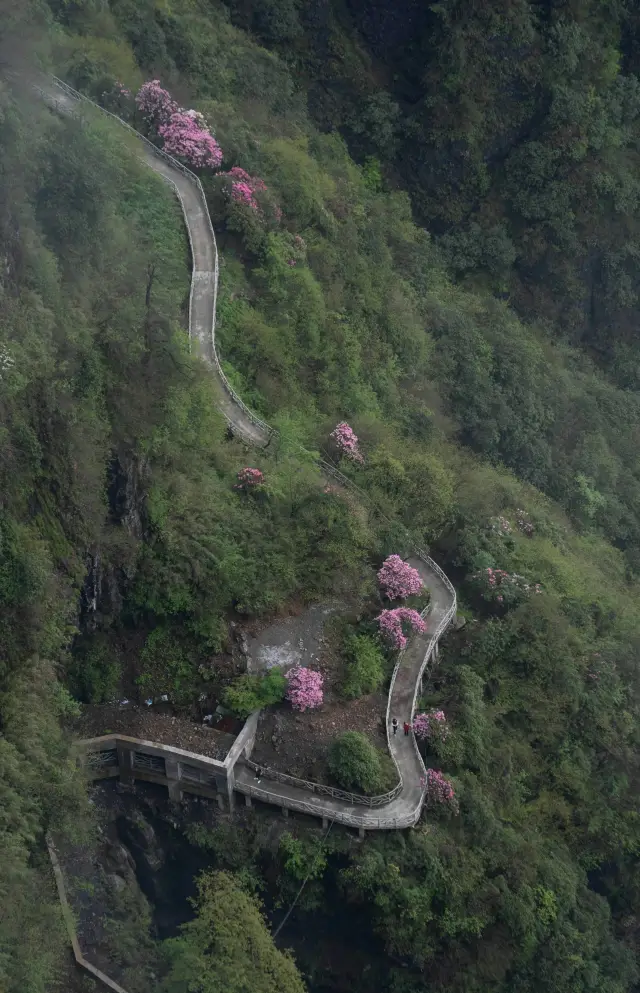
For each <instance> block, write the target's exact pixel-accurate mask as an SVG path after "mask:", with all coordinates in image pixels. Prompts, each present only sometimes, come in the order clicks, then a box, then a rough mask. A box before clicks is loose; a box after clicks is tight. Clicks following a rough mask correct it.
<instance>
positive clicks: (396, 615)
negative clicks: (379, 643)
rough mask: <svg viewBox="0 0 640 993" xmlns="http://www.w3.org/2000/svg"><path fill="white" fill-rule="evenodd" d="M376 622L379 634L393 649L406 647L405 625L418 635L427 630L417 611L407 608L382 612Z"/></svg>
mask: <svg viewBox="0 0 640 993" xmlns="http://www.w3.org/2000/svg"><path fill="white" fill-rule="evenodd" d="M376 620H377V622H378V625H379V627H380V634H381V635H382V636H383V638H386V639H387V641H388V642H389V644H390V645H391V647H392V648H395V649H402V648H406V647H407V638H406V635H405V630H406V626H407V625H408V626H409V627H410V628H412V629H413V630H414V631H418V632H419V633H420V634H423V633H424V632H425V631H426V629H427V628H426V624H425V623H424V621H423V620H422V618H421V617H420V614H419V613H418V611H417V610H410V609H409V608H408V607H396V608H395V610H383V611H382V613H381V614H379V616H378V617H377V618H376Z"/></svg>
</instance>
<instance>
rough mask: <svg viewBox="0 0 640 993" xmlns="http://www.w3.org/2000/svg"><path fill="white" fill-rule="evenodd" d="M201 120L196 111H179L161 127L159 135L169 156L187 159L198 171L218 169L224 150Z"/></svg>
mask: <svg viewBox="0 0 640 993" xmlns="http://www.w3.org/2000/svg"><path fill="white" fill-rule="evenodd" d="M201 120H202V115H201V114H198V113H197V112H196V111H195V110H194V111H191V110H181V111H177V112H176V113H175V114H172V115H171V117H170V118H169V120H168V121H167V123H166V124H161V125H160V126H159V128H158V134H159V135H160V137H161V138H162V139H163V140H164V147H165V151H167V152H168V153H169V155H176V156H178V158H181V159H185V161H186V162H189V163H190V165H192V166H195V167H196V169H205V168H207V167H208V168H210V169H216V168H217V167H218V166H219V165H220V163H221V162H222V149H221V148H220V145H219V144H218V142H217V141H216V139H215V138H214V137H213V135H212V134H211V132H210V131H209V130H208V129H207V128H206V127H203V125H202V123H201Z"/></svg>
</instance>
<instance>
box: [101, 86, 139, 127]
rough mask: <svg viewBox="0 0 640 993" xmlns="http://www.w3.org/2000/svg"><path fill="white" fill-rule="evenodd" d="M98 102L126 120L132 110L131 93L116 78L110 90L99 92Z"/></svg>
mask: <svg viewBox="0 0 640 993" xmlns="http://www.w3.org/2000/svg"><path fill="white" fill-rule="evenodd" d="M100 103H101V104H102V106H103V107H105V108H106V109H107V110H110V111H111V112H112V113H115V114H117V115H118V116H119V117H122V118H124V119H125V120H127V119H128V118H129V117H131V112H132V110H133V94H132V92H131V90H129V89H128V88H127V87H126V86H125V85H124V83H121V82H120V80H119V79H117V80H116V81H115V82H114V84H113V86H112V87H111V89H110V90H105V91H104V92H103V93H102V94H101V96H100Z"/></svg>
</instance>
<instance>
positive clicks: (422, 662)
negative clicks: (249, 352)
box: [37, 77, 456, 832]
mask: <svg viewBox="0 0 640 993" xmlns="http://www.w3.org/2000/svg"><path fill="white" fill-rule="evenodd" d="M37 89H38V90H39V91H40V93H41V94H42V96H43V97H44V99H45V100H46V101H47V103H49V104H50V105H52V106H54V107H55V108H56V109H57V110H58V111H60V112H62V113H65V114H69V113H77V112H78V109H79V107H83V106H89V105H90V106H92V107H95V108H96V109H98V110H99V111H100V112H101V113H103V114H108V115H109V116H110V117H112V118H113V119H114V120H115V121H117V122H118V124H119V125H121V126H122V127H125V128H127V129H128V130H129V131H130V132H131V133H132V134H133V135H135V137H136V138H137V139H138V141H139V143H140V153H141V157H142V158H143V159H144V161H145V162H146V163H147V165H148V166H149V167H150V168H151V169H153V170H154V172H156V173H158V174H159V175H160V176H162V178H163V179H164V180H165V181H166V182H168V183H169V184H170V185H171V186H172V187H173V189H174V191H175V193H176V195H177V196H178V198H179V200H180V203H181V205H182V210H183V213H184V219H185V224H186V227H187V231H188V234H189V241H190V243H191V253H192V260H193V271H192V281H191V294H190V299H189V335H190V338H191V340H192V342H193V343H194V345H195V348H196V349H197V352H198V354H199V355H200V356H201V357H202V358H203V359H204V360H205V362H207V363H208V364H209V365H210V366H211V367H212V371H213V379H214V383H215V388H216V399H217V402H218V405H219V407H220V409H221V411H222V413H223V414H224V416H225V418H226V419H227V422H228V424H229V426H230V427H231V429H232V430H233V431H234V433H236V434H237V435H239V436H240V437H241V438H243V440H245V441H247V442H248V443H249V444H251V445H253V446H255V447H264V446H265V445H266V444H267V442H268V441H269V439H270V438H271V436H272V435H273V431H272V429H271V428H270V427H269V426H268V425H267V424H265V423H264V421H261V420H260V418H258V417H256V415H255V414H254V413H253V412H252V411H251V410H249V408H248V407H247V406H246V405H245V404H244V403H243V401H242V400H241V398H240V397H239V396H238V395H237V394H236V393H235V392H234V390H233V389H232V387H231V386H230V384H229V382H228V380H227V378H226V376H225V375H224V373H223V371H222V368H221V366H220V362H219V359H218V355H217V353H216V347H215V324H216V301H217V292H218V249H217V244H216V238H215V233H214V231H213V226H212V224H211V218H210V216H209V210H208V208H207V203H206V199H205V196H204V192H203V190H202V186H201V184H200V181H199V179H198V178H197V176H195V175H194V173H192V172H190V171H189V170H188V169H186V168H185V167H184V166H183V165H182V164H181V163H180V162H178V161H177V160H176V159H173V158H172V157H171V156H169V155H167V154H165V153H164V152H162V151H160V150H159V149H157V148H155V146H154V145H152V144H151V142H149V141H147V139H146V138H144V137H143V136H141V135H140V134H139V133H138V132H136V131H134V130H133V128H131V127H130V126H129V125H128V124H126V123H125V122H123V121H121V120H120V118H118V117H115V116H114V115H113V114H109V112H108V111H105V110H104V109H103V108H102V107H99V106H98V105H97V104H94V103H93V102H92V101H91V100H89V99H88V98H87V97H85V96H83V95H82V94H80V93H78V92H77V91H75V90H73V89H72V88H71V87H70V86H68V85H67V84H66V83H63V82H62V81H61V80H58V79H55V78H53V77H52V78H49V79H47V80H45V81H42V82H40V84H39V85H38V86H37ZM320 468H321V469H322V470H323V471H324V472H326V473H327V474H329V475H331V476H332V477H333V478H337V479H338V481H339V482H340V483H341V485H343V486H346V487H349V488H351V489H356V488H355V487H354V486H353V484H352V483H351V481H350V480H349V479H347V478H346V477H345V476H343V475H342V474H341V473H340V472H339V471H337V470H336V469H335V467H333V466H331V465H329V464H328V463H325V462H322V463H320ZM356 492H358V493H360V491H359V490H357V489H356ZM361 495H362V496H363V497H364V498H365V499H368V498H367V496H366V494H361ZM415 553H416V557H415V558H413V559H411V560H410V561H411V564H412V565H413V566H415V568H417V569H418V570H419V572H420V575H421V576H422V579H423V582H424V585H425V586H426V588H427V589H428V590H429V592H430V594H431V602H430V606H429V608H428V609H427V611H425V613H424V614H423V617H424V621H425V624H426V631H425V633H424V634H421V635H416V636H414V637H413V638H412V639H411V641H410V642H409V645H408V647H407V649H406V650H405V651H404V652H401V653H400V656H399V659H398V662H397V664H396V668H395V671H394V674H393V677H392V680H391V686H390V688H389V699H388V705H387V738H388V744H389V751H390V753H391V756H392V758H393V761H394V763H395V765H396V768H397V770H398V774H399V784H398V786H397V787H396V788H395V789H394V790H391V791H390V792H389V793H388V794H385V795H384V796H382V797H375V798H366V797H358V796H356V795H353V794H348V793H345V792H344V791H342V790H334V789H332V788H331V787H324V786H319V785H318V784H314V783H305V782H304V781H302V780H296V779H294V778H293V777H288V776H281V777H280V776H278V777H277V778H272V775H271V774H270V773H265V774H264V775H263V778H262V780H261V782H260V784H258V783H257V782H256V780H255V776H254V772H253V770H252V769H251V768H250V767H249V766H246V765H243V766H241V767H238V768H236V772H235V788H236V789H237V790H238V791H240V792H241V793H244V794H246V795H247V796H254V797H256V799H260V800H264V801H265V802H268V803H272V804H276V805H278V806H282V807H284V808H286V809H287V810H288V809H293V810H300V811H303V812H305V813H308V814H312V815H314V816H316V817H322V818H323V819H326V820H328V821H334V820H335V821H337V822H339V823H342V824H348V825H351V826H353V827H357V828H359V829H360V831H361V832H364V831H366V830H376V829H378V830H381V829H394V828H404V827H411V826H412V825H414V824H415V823H416V822H417V820H418V818H419V817H420V812H421V810H422V804H423V802H424V797H425V789H424V785H423V780H424V777H425V775H426V770H425V767H424V763H423V761H422V758H421V756H420V754H419V752H418V748H417V745H416V742H415V739H414V737H413V735H409V736H408V737H405V736H404V734H403V733H402V729H401V728H400V731H399V732H398V734H397V735H393V734H392V733H391V732H390V719H391V718H392V717H397V718H398V721H399V722H400V725H402V723H403V722H404V721H405V720H407V721H409V720H411V718H412V715H413V713H414V710H415V703H416V697H417V694H418V690H419V687H420V683H421V680H422V675H423V672H424V669H425V667H426V665H427V663H428V662H429V660H430V658H431V657H432V655H434V654H437V650H438V647H437V646H438V640H439V638H440V637H441V636H442V634H443V633H444V631H445V630H446V629H447V627H448V626H449V624H450V623H451V621H452V620H453V618H454V616H455V612H456V594H455V590H454V588H453V586H452V585H451V583H450V582H449V580H448V579H447V577H446V576H445V574H444V573H443V571H442V570H441V569H440V567H439V566H438V565H436V563H435V562H434V561H433V560H432V559H431V558H430V557H429V556H428V555H426V554H425V553H424V552H422V551H421V550H420V549H417V548H416V549H415Z"/></svg>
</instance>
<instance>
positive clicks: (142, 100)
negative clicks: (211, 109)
mask: <svg viewBox="0 0 640 993" xmlns="http://www.w3.org/2000/svg"><path fill="white" fill-rule="evenodd" d="M136 105H137V107H138V110H139V111H140V112H141V114H142V115H143V116H144V117H145V119H146V120H147V123H148V124H149V125H150V126H151V127H153V128H155V130H156V131H157V132H158V134H159V136H160V137H161V138H162V140H163V142H164V149H165V151H166V152H168V153H169V155H176V156H177V157H178V158H181V159H184V160H185V161H186V162H188V163H189V165H192V166H195V168H196V169H204V168H211V169H217V167H218V166H219V165H220V163H221V162H222V149H221V148H220V146H219V144H218V142H217V141H216V139H215V138H214V136H213V135H212V133H211V130H210V128H209V125H208V124H207V122H206V120H205V118H204V117H203V115H202V114H200V113H199V112H198V111H197V110H185V109H184V108H183V107H179V106H178V104H177V103H176V102H175V100H174V99H173V97H172V96H171V94H170V93H169V91H168V90H165V89H163V87H162V86H161V85H160V80H159V79H152V80H149V81H148V82H146V83H143V84H142V86H141V87H140V89H139V90H138V92H137V94H136Z"/></svg>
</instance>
